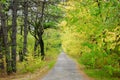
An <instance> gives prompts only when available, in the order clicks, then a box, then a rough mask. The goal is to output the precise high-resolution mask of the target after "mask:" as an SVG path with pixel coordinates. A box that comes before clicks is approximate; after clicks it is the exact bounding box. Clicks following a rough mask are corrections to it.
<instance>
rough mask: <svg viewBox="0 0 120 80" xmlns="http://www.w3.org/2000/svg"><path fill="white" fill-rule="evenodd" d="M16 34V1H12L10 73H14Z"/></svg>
mask: <svg viewBox="0 0 120 80" xmlns="http://www.w3.org/2000/svg"><path fill="white" fill-rule="evenodd" d="M16 33H17V0H13V5H12V35H11V39H12V48H11V49H12V50H11V53H12V71H13V72H16V45H17V44H16Z"/></svg>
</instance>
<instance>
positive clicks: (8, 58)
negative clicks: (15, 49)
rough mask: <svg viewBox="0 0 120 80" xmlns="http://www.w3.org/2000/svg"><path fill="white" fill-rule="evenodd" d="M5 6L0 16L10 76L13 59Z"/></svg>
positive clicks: (7, 68)
mask: <svg viewBox="0 0 120 80" xmlns="http://www.w3.org/2000/svg"><path fill="white" fill-rule="evenodd" d="M3 5H4V4H3ZM3 5H1V6H0V7H1V8H2V9H0V10H1V11H0V14H1V15H0V16H1V32H2V36H1V37H2V38H3V43H4V46H3V49H4V52H5V56H6V70H7V73H8V74H10V73H11V72H12V70H11V61H10V59H11V58H10V49H9V44H8V29H7V26H6V15H5V13H4V12H3V11H4V7H3ZM2 10H3V11H2Z"/></svg>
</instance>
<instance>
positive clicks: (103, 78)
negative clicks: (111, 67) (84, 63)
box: [84, 68, 120, 80]
mask: <svg viewBox="0 0 120 80" xmlns="http://www.w3.org/2000/svg"><path fill="white" fill-rule="evenodd" d="M84 71H85V73H86V74H87V75H88V76H90V77H93V78H95V80H120V78H117V77H112V76H110V75H109V74H108V73H106V72H105V71H103V70H96V69H86V68H85V69H84Z"/></svg>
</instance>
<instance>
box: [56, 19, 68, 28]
mask: <svg viewBox="0 0 120 80" xmlns="http://www.w3.org/2000/svg"><path fill="white" fill-rule="evenodd" d="M58 25H59V26H62V27H65V26H66V25H67V21H65V20H64V21H62V22H61V23H60V24H58Z"/></svg>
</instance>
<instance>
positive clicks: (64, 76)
mask: <svg viewBox="0 0 120 80" xmlns="http://www.w3.org/2000/svg"><path fill="white" fill-rule="evenodd" d="M42 80H85V79H84V78H83V76H82V75H81V74H80V72H79V70H78V69H77V64H76V63H75V62H74V61H73V60H72V59H70V58H69V57H68V56H67V55H66V54H65V53H64V52H62V53H61V54H60V55H59V57H58V60H57V63H56V65H55V66H54V68H53V69H52V70H51V71H50V72H48V74H47V75H46V76H44V77H43V79H42Z"/></svg>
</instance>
